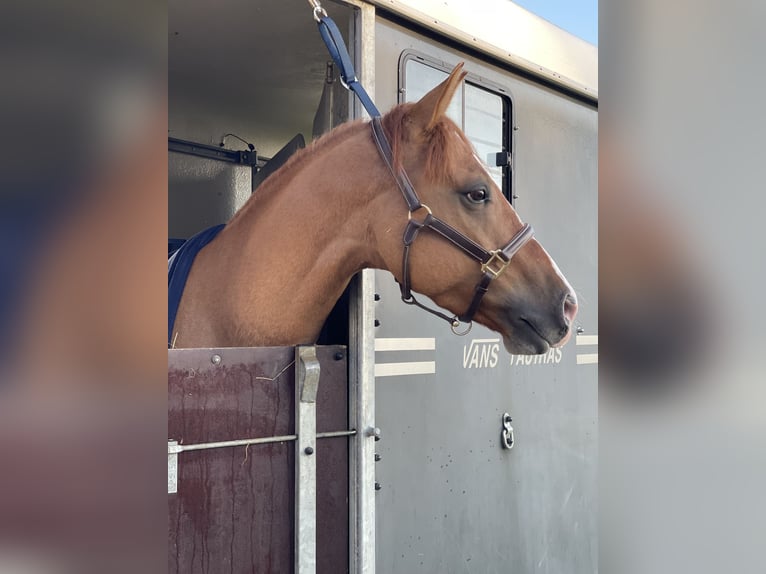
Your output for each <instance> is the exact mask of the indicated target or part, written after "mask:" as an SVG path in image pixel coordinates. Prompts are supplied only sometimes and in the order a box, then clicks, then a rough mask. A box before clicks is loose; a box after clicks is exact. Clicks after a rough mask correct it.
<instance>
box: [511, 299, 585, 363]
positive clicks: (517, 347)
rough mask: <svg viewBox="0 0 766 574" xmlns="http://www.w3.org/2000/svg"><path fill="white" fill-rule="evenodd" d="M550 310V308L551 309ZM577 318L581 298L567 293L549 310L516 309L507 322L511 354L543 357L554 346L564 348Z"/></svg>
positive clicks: (520, 307)
mask: <svg viewBox="0 0 766 574" xmlns="http://www.w3.org/2000/svg"><path fill="white" fill-rule="evenodd" d="M549 309H550V308H549ZM576 316H577V298H576V296H575V295H574V293H572V292H567V293H565V294H564V295H563V296H561V297H560V298H558V303H556V304H555V305H554V306H553V308H552V309H551V310H550V311H549V312H546V311H540V310H538V309H535V308H532V307H525V306H514V311H512V312H511V313H510V314H509V316H508V317H507V320H506V321H505V323H506V324H507V325H508V327H509V328H508V329H504V331H506V334H505V336H504V337H503V340H504V344H505V348H506V350H507V351H508V352H509V353H513V354H524V355H539V354H542V353H546V352H547V351H548V350H549V349H550V348H551V347H554V348H555V347H562V346H563V345H565V344H566V343H567V341H569V339H570V337H571V335H572V330H573V328H574V320H575V317H576Z"/></svg>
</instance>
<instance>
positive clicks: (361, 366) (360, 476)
mask: <svg viewBox="0 0 766 574" xmlns="http://www.w3.org/2000/svg"><path fill="white" fill-rule="evenodd" d="M346 2H347V3H348V4H350V5H352V6H355V7H356V8H357V10H355V11H354V18H353V22H352V25H351V32H352V33H351V34H349V36H350V38H351V42H350V43H351V45H352V46H353V54H352V56H353V57H354V67H355V68H356V71H357V74H358V76H359V79H360V80H361V81H362V83H363V84H364V87H365V88H366V89H367V91H368V93H369V94H370V95H371V96H372V97H373V99H375V6H374V5H372V4H370V3H368V2H365V1H363V0H346ZM350 97H351V102H352V105H353V107H352V108H351V109H352V110H353V114H352V116H353V118H361V117H365V111H364V108H363V107H362V106H361V104H360V103H359V101H358V99H357V98H356V97H354V96H353V95H351V96H350ZM352 287H353V289H352V292H351V303H350V315H351V316H350V325H349V341H351V344H350V345H349V425H350V428H355V429H357V433H356V435H355V436H354V437H353V438H352V439H351V441H350V443H351V444H350V445H349V488H350V489H351V492H350V493H349V523H350V524H349V525H350V529H349V533H350V535H351V540H350V541H349V554H350V556H349V565H350V572H351V573H352V574H375V439H374V438H373V437H372V436H371V435H370V434H369V433H370V431H371V430H372V429H374V428H375V328H374V326H373V325H374V321H375V303H374V297H375V271H374V270H372V269H365V270H364V271H362V272H361V273H358V274H357V276H356V278H355V279H354V281H353V282H352Z"/></svg>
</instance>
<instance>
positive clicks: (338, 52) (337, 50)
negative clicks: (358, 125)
mask: <svg viewBox="0 0 766 574" xmlns="http://www.w3.org/2000/svg"><path fill="white" fill-rule="evenodd" d="M308 3H309V4H310V5H311V7H312V8H313V9H314V20H316V22H317V26H318V27H319V34H320V35H321V36H322V40H324V43H325V46H327V51H328V52H329V53H330V56H331V57H332V59H333V61H334V62H335V65H336V66H338V70H339V71H340V82H341V84H343V87H344V88H346V89H347V90H351V91H352V92H354V93H355V94H356V96H357V97H358V98H359V103H361V104H362V106H364V109H365V110H367V113H368V114H370V117H371V118H376V117H377V118H379V117H380V112H379V111H378V108H376V107H375V104H374V103H373V101H372V98H371V97H370V96H369V94H368V93H367V90H365V89H364V86H362V84H360V83H359V80H358V79H357V77H356V72H355V71H354V64H353V63H352V62H351V56H349V55H348V50H347V49H346V43H345V41H344V40H343V35H342V34H341V33H340V30H339V29H338V26H337V25H336V24H335V22H334V21H333V19H332V18H330V17H329V16H328V15H327V12H326V11H325V9H324V8H323V7H322V4H321V3H320V2H319V0H308Z"/></svg>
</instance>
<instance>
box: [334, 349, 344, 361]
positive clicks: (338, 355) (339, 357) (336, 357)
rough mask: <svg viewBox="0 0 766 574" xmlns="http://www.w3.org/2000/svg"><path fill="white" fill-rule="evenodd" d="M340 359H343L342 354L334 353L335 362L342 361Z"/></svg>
mask: <svg viewBox="0 0 766 574" xmlns="http://www.w3.org/2000/svg"><path fill="white" fill-rule="evenodd" d="M342 359H343V353H341V352H340V351H338V352H337V353H335V360H336V361H340V360H342Z"/></svg>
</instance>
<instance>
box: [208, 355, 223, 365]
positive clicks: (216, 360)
mask: <svg viewBox="0 0 766 574" xmlns="http://www.w3.org/2000/svg"><path fill="white" fill-rule="evenodd" d="M210 362H211V363H213V364H214V365H220V364H221V355H213V356H212V357H210Z"/></svg>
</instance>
